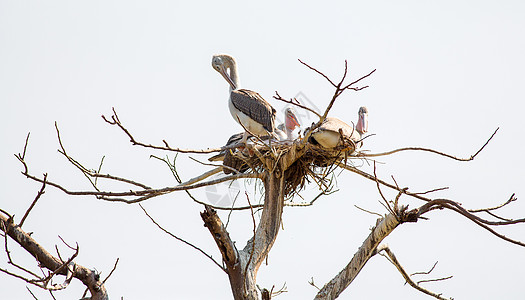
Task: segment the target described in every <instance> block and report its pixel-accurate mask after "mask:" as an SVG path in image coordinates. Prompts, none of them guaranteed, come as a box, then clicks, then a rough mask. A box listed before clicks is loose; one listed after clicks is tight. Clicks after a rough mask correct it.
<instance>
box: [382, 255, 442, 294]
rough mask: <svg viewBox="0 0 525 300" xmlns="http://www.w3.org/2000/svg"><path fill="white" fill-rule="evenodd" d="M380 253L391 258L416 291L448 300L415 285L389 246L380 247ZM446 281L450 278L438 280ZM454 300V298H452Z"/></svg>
mask: <svg viewBox="0 0 525 300" xmlns="http://www.w3.org/2000/svg"><path fill="white" fill-rule="evenodd" d="M380 251H384V252H385V253H386V254H387V255H388V257H389V258H390V259H389V261H390V262H391V263H392V264H393V265H394V266H396V268H397V270H398V271H399V273H401V275H402V276H403V278H405V280H406V282H407V283H408V284H410V286H411V287H413V288H415V289H416V290H418V291H420V292H423V293H425V294H427V295H429V296H432V297H434V298H436V299H440V300H447V298H443V297H441V294H436V293H434V292H431V291H429V290H427V289H425V288H423V287H421V286H419V282H418V283H415V282H414V281H413V280H412V278H410V276H409V275H408V274H407V272H406V271H405V269H404V268H403V266H401V264H400V263H399V261H398V260H397V258H396V256H395V255H394V253H393V252H392V251H391V250H390V248H388V246H383V245H381V246H379V247H378V249H377V252H380ZM445 279H448V278H441V279H437V280H445ZM451 299H452V298H451Z"/></svg>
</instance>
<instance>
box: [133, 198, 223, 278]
mask: <svg viewBox="0 0 525 300" xmlns="http://www.w3.org/2000/svg"><path fill="white" fill-rule="evenodd" d="M139 206H140V208H141V209H142V211H144V213H145V214H146V216H148V218H149V219H150V220H151V222H153V224H155V225H157V227H158V228H159V229H160V230H162V231H164V232H165V233H167V234H168V235H169V236H171V237H173V238H175V239H176V240H178V241H181V242H183V243H184V244H186V245H188V246H190V247H192V248H193V249H195V250H197V251H199V252H200V253H202V254H204V256H206V257H207V258H209V259H210V260H211V261H213V263H215V264H216V265H217V266H218V267H219V268H220V269H221V270H223V271H224V272H226V269H224V268H223V267H222V266H221V265H220V264H219V263H218V262H217V261H216V260H215V259H214V258H213V257H212V256H211V255H209V254H208V253H206V252H204V251H203V250H202V249H201V248H199V247H197V246H195V245H193V244H192V243H190V242H188V241H186V240H184V239H182V238H180V237H178V236H176V235H174V234H173V233H171V232H169V231H168V230H166V229H164V228H163V227H162V226H160V224H159V223H157V221H155V219H153V217H151V216H150V215H149V214H148V212H147V211H146V209H145V208H144V207H143V206H142V204H139Z"/></svg>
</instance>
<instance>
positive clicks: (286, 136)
mask: <svg viewBox="0 0 525 300" xmlns="http://www.w3.org/2000/svg"><path fill="white" fill-rule="evenodd" d="M296 127H299V128H300V127H301V124H300V123H299V120H298V119H297V116H296V115H295V111H294V109H293V108H291V107H287V108H286V109H285V110H284V123H281V124H279V125H278V126H277V129H276V130H275V132H276V133H277V135H278V136H279V140H280V141H292V140H294V139H295V138H296V137H297V136H296V135H295V136H294V134H293V131H294V130H295V128H296Z"/></svg>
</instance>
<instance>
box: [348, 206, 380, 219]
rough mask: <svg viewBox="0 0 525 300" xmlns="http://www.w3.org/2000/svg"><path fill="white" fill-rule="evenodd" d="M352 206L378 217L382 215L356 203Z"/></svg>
mask: <svg viewBox="0 0 525 300" xmlns="http://www.w3.org/2000/svg"><path fill="white" fill-rule="evenodd" d="M354 206H355V208H357V209H360V210H362V211H364V212H367V213H369V214H371V215H376V216H379V217H380V218H382V217H383V215H382V214H380V213H376V212H373V211H369V210H366V209H364V208H361V207H359V206H357V205H355V204H354Z"/></svg>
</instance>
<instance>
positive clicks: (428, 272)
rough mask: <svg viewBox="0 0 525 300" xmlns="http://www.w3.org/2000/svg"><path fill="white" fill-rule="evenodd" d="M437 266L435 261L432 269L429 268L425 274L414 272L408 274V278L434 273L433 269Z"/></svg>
mask: <svg viewBox="0 0 525 300" xmlns="http://www.w3.org/2000/svg"><path fill="white" fill-rule="evenodd" d="M437 264H438V262H437V261H436V262H435V263H434V265H433V266H432V268H430V270H428V271H426V272H415V273H412V274H410V276H414V275H428V274H430V273H431V272H432V271H434V268H436V265H437Z"/></svg>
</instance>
